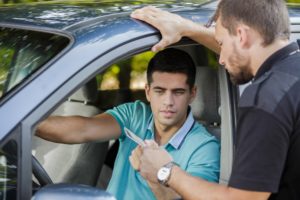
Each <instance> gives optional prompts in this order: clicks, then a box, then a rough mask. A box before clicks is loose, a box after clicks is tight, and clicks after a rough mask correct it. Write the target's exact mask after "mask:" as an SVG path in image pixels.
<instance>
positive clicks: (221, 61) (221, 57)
mask: <svg viewBox="0 0 300 200" xmlns="http://www.w3.org/2000/svg"><path fill="white" fill-rule="evenodd" d="M219 63H220V65H225V61H224V59H223V54H222V52H220V57H219Z"/></svg>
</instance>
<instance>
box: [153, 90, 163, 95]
mask: <svg viewBox="0 0 300 200" xmlns="http://www.w3.org/2000/svg"><path fill="white" fill-rule="evenodd" d="M154 92H155V93H156V94H163V93H164V91H163V90H160V89H156V90H154Z"/></svg>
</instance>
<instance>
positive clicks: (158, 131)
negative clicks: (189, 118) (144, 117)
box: [154, 118, 186, 146]
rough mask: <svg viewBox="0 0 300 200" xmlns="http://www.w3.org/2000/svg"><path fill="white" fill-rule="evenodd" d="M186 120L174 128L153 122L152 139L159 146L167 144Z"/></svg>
mask: <svg viewBox="0 0 300 200" xmlns="http://www.w3.org/2000/svg"><path fill="white" fill-rule="evenodd" d="M185 120H186V118H185V119H184V120H183V121H182V122H181V123H178V124H177V125H175V126H171V127H170V126H165V125H162V124H159V123H156V122H154V133H155V134H154V136H155V137H154V138H155V141H156V142H157V143H158V144H159V145H160V146H161V145H165V144H167V143H168V142H169V140H170V139H171V138H172V137H173V135H174V134H175V133H176V132H177V131H178V130H179V129H180V128H181V127H182V126H183V124H184V122H185Z"/></svg>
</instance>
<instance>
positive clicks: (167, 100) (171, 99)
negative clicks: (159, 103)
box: [163, 92, 174, 106]
mask: <svg viewBox="0 0 300 200" xmlns="http://www.w3.org/2000/svg"><path fill="white" fill-rule="evenodd" d="M163 104H164V105H165V106H172V105H173V104H174V97H173V95H172V93H171V92H166V94H165V95H164V99H163Z"/></svg>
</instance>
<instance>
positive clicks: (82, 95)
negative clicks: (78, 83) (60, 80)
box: [69, 78, 97, 103]
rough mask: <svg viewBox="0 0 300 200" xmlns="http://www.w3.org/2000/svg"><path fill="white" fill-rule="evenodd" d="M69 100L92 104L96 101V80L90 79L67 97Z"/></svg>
mask: <svg viewBox="0 0 300 200" xmlns="http://www.w3.org/2000/svg"><path fill="white" fill-rule="evenodd" d="M69 100H75V101H82V102H87V103H94V102H95V101H96V100H97V80H96V79H95V78H93V79H91V80H90V81H89V82H87V83H86V84H85V85H84V86H82V87H81V88H79V89H78V90H77V91H76V92H75V93H74V94H72V95H71V96H70V97H69Z"/></svg>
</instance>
